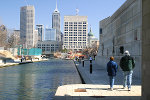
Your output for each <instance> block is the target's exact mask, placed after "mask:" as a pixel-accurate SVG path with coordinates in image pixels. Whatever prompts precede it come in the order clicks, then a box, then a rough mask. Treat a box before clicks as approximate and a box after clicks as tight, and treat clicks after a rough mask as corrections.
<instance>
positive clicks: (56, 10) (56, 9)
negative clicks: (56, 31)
mask: <svg viewBox="0 0 150 100" xmlns="http://www.w3.org/2000/svg"><path fill="white" fill-rule="evenodd" d="M54 11H55V12H58V8H57V0H56V8H55V10H54Z"/></svg>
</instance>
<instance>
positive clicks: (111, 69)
mask: <svg viewBox="0 0 150 100" xmlns="http://www.w3.org/2000/svg"><path fill="white" fill-rule="evenodd" d="M117 68H118V65H117V63H116V62H114V57H112V56H111V57H110V61H109V62H108V63H107V72H108V76H109V82H110V90H113V85H114V82H115V76H116V73H117Z"/></svg>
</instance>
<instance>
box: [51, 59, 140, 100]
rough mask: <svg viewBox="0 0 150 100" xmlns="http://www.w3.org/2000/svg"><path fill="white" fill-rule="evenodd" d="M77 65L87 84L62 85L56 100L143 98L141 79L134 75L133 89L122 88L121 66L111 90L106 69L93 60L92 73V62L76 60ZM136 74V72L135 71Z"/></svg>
mask: <svg viewBox="0 0 150 100" xmlns="http://www.w3.org/2000/svg"><path fill="white" fill-rule="evenodd" d="M74 62H75V64H76V67H77V69H78V71H79V73H80V75H81V77H82V79H83V81H84V82H85V83H86V84H72V85H64V86H60V87H58V89H57V92H56V94H55V98H54V100H85V99H86V100H110V99H113V100H140V98H141V80H139V79H138V78H136V77H133V83H132V87H131V91H128V89H127V88H126V89H122V88H123V86H122V83H123V75H122V71H121V69H120V68H119V69H118V72H117V76H116V78H115V85H114V90H113V91H110V90H109V89H108V88H109V77H108V75H107V72H106V69H104V68H101V67H100V66H97V65H96V63H95V61H93V62H92V65H93V72H92V74H90V63H89V61H88V60H86V61H85V64H84V67H83V66H82V62H81V63H79V62H77V61H74ZM133 74H134V73H133Z"/></svg>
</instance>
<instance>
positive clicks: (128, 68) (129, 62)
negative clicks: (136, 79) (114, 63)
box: [120, 51, 135, 91]
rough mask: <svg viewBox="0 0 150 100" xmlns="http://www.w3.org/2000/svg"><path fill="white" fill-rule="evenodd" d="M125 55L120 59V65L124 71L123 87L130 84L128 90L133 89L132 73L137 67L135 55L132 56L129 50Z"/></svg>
mask: <svg viewBox="0 0 150 100" xmlns="http://www.w3.org/2000/svg"><path fill="white" fill-rule="evenodd" d="M124 54H125V56H123V57H122V58H121V60H120V67H121V69H122V71H123V76H124V79H123V89H125V88H126V86H128V91H131V84H132V74H133V69H134V67H135V62H134V59H133V57H131V56H130V53H129V51H125V52H124Z"/></svg>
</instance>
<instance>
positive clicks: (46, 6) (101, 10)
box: [0, 0, 126, 37]
mask: <svg viewBox="0 0 150 100" xmlns="http://www.w3.org/2000/svg"><path fill="white" fill-rule="evenodd" d="M125 1H126V0H120V1H117V0H111V1H109V0H105V1H99V0H94V2H93V1H88V2H87V1H85V0H82V1H79V0H76V1H69V0H64V1H60V0H57V5H58V6H57V7H58V10H59V11H60V16H61V32H63V30H64V29H63V20H64V16H66V15H76V8H78V9H79V15H80V16H88V29H89V27H90V25H91V28H92V32H93V33H94V35H95V36H96V37H99V21H100V20H102V19H104V18H105V17H108V16H111V15H112V14H113V13H114V12H115V11H116V10H117V9H118V8H119V7H120V6H121V5H122V4H123V3H124V2H125ZM27 4H28V5H33V6H34V7H35V25H37V24H43V25H44V26H45V27H47V26H48V27H52V20H51V19H52V16H51V15H52V13H53V11H54V10H55V8H56V0H52V1H49V0H45V1H44V2H42V1H38V0H37V1H35V0H30V1H29V0H27V3H26V2H25V1H24V0H22V1H21V0H20V1H18V0H13V1H8V0H5V1H2V2H1V6H0V8H1V15H0V21H2V22H1V23H2V24H4V25H5V26H6V27H7V28H8V29H20V7H22V6H26V5H27ZM3 9H5V10H3ZM10 16H11V17H10ZM45 27H44V28H45ZM88 31H89V30H88Z"/></svg>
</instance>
